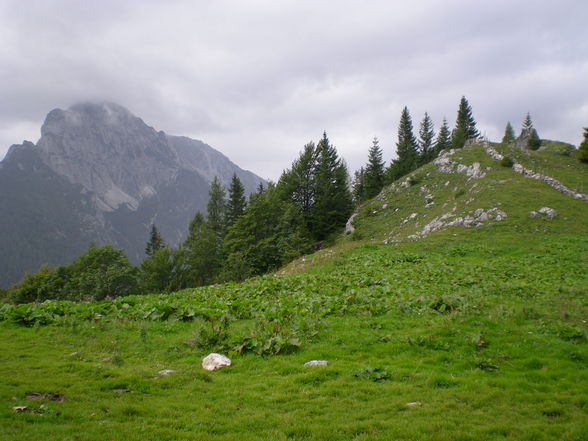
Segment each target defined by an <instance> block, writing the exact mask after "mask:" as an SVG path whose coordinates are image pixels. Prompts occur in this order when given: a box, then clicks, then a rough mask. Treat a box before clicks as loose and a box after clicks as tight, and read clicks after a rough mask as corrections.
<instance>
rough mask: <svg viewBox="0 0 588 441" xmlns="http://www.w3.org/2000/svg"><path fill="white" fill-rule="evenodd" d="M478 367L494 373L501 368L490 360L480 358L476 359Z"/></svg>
mask: <svg viewBox="0 0 588 441" xmlns="http://www.w3.org/2000/svg"><path fill="white" fill-rule="evenodd" d="M476 367H477V368H478V369H480V370H483V371H486V372H494V371H497V370H498V369H500V366H498V365H497V364H496V362H495V361H494V360H492V359H490V358H485V357H480V358H477V359H476Z"/></svg>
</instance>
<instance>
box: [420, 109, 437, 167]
mask: <svg viewBox="0 0 588 441" xmlns="http://www.w3.org/2000/svg"><path fill="white" fill-rule="evenodd" d="M433 138H435V130H434V128H433V120H432V119H431V117H430V116H429V114H428V113H427V112H425V116H424V117H423V120H422V121H421V125H420V127H419V150H420V158H419V165H422V164H426V163H428V162H430V161H431V160H432V159H433V157H434V154H435V152H434V147H435V146H434V141H433Z"/></svg>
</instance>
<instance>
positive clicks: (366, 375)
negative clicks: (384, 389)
mask: <svg viewBox="0 0 588 441" xmlns="http://www.w3.org/2000/svg"><path fill="white" fill-rule="evenodd" d="M351 375H353V376H354V377H355V378H363V379H365V380H370V381H373V382H375V383H384V382H386V381H390V380H391V379H392V372H390V371H388V370H387V369H384V368H372V367H371V366H368V367H366V368H364V369H360V370H359V371H356V372H352V373H351Z"/></svg>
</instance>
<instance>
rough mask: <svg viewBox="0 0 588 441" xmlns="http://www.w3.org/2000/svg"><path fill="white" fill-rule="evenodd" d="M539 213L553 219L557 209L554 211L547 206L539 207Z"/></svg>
mask: <svg viewBox="0 0 588 441" xmlns="http://www.w3.org/2000/svg"><path fill="white" fill-rule="evenodd" d="M539 213H541V214H544V215H545V216H547V217H548V218H549V219H553V218H554V217H555V216H557V211H555V210H554V209H553V208H549V207H543V208H540V209H539Z"/></svg>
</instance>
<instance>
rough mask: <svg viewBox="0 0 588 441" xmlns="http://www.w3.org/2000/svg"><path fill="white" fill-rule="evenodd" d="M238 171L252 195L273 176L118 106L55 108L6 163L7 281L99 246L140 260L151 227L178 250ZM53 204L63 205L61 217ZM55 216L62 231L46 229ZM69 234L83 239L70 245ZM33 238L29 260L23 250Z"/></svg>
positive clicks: (3, 281) (0, 173) (0, 269)
mask: <svg viewBox="0 0 588 441" xmlns="http://www.w3.org/2000/svg"><path fill="white" fill-rule="evenodd" d="M233 173H235V174H237V176H238V177H239V178H240V179H241V180H242V183H243V185H244V187H245V190H246V194H248V193H252V192H254V191H255V190H256V189H257V187H258V185H259V184H260V183H263V182H265V181H264V180H263V179H262V178H260V177H259V176H256V175H255V174H253V173H252V172H250V171H247V170H243V169H241V168H240V167H238V166H237V165H236V164H234V163H233V162H231V161H230V160H229V158H227V157H226V156H225V155H223V154H222V153H220V152H218V151H217V150H215V149H213V148H212V147H211V146H209V145H207V144H205V143H204V142H202V141H198V140H193V139H191V138H188V137H185V136H174V135H168V134H166V133H165V132H163V131H156V130H155V129H154V128H153V127H151V126H149V125H147V124H146V123H145V122H144V121H143V120H142V119H141V118H139V117H137V116H135V115H133V114H132V113H131V112H130V111H129V110H127V109H126V108H124V107H122V106H120V105H118V104H114V103H107V102H102V103H89V102H85V103H78V104H74V105H73V106H70V107H69V108H68V109H66V110H62V109H54V110H52V111H50V112H49V113H48V114H47V117H46V118H45V122H44V124H43V126H42V128H41V138H40V139H39V141H38V142H37V143H36V144H33V143H32V142H30V141H24V142H23V143H22V144H20V145H18V144H15V145H12V146H11V147H10V149H9V151H8V153H7V154H6V156H5V158H4V160H3V161H2V162H0V182H2V183H3V184H2V186H1V187H0V188H2V190H3V191H2V192H0V208H1V211H2V213H4V215H2V220H3V222H2V224H3V226H2V227H0V247H1V248H2V249H3V250H5V253H4V257H3V258H1V259H0V286H4V285H8V284H12V283H15V282H16V281H18V280H19V279H20V278H21V277H22V276H23V275H24V273H25V272H27V271H28V272H34V271H36V270H37V269H38V267H39V266H40V265H41V264H43V263H47V264H49V265H51V266H54V265H60V264H63V263H65V262H67V261H69V260H72V259H74V258H75V257H77V255H79V254H81V253H82V252H83V251H84V250H85V249H86V248H87V246H88V245H89V244H90V243H96V244H104V243H111V244H112V245H113V246H115V247H119V248H123V249H124V250H125V252H126V253H127V254H128V255H129V258H130V259H131V261H133V262H134V263H138V262H139V261H140V260H141V259H142V257H143V255H144V244H145V242H146V240H147V237H148V230H149V228H150V226H151V224H152V223H157V227H158V228H159V229H160V231H161V233H162V235H163V236H164V238H165V239H166V241H167V242H168V243H169V244H170V245H171V246H176V245H178V244H179V243H180V242H181V241H182V240H183V238H185V236H186V234H187V227H188V224H189V222H190V220H191V219H192V217H193V216H194V213H195V212H196V211H202V212H204V211H205V209H206V203H207V200H208V188H209V184H210V181H211V180H212V178H213V177H214V176H218V177H219V179H220V180H221V183H223V185H225V186H226V187H228V184H229V182H230V180H231V178H232V176H233ZM16 182H19V183H20V184H16ZM35 193H37V194H39V193H42V194H44V195H45V196H44V198H43V200H37V199H36V198H35V197H34V195H35ZM65 194H66V195H67V198H65V199H63V195H65ZM52 198H53V199H55V200H52ZM52 205H55V206H59V207H61V219H62V221H61V222H58V221H57V218H58V217H59V216H57V217H55V216H54V215H57V213H53V212H52ZM8 213H9V214H8ZM48 213H53V214H51V215H50V214H48ZM65 218H69V219H68V221H67V222H66V221H65ZM25 219H26V222H24V223H23V220H25ZM47 219H53V221H52V222H53V223H52V225H54V227H53V229H50V230H47V231H46V230H45V228H44V225H45V223H46V221H47ZM19 223H20V225H17V224H19ZM60 223H62V224H63V225H67V228H65V227H64V228H62V230H64V231H60V228H58V225H59V224H60ZM64 237H65V238H70V239H71V238H75V239H71V240H70V242H71V243H70V245H68V246H64V245H63V244H62V243H60V240H61V241H63V240H64V239H63V238H64ZM66 240H67V239H66ZM31 243H34V244H35V246H34V247H33V248H35V251H34V252H33V251H32V250H29V255H30V256H31V257H27V256H26V254H27V253H22V248H23V247H24V248H25V249H29V248H30V247H29V246H28V245H27V244H31ZM11 255H12V256H15V255H17V256H19V257H18V259H17V261H18V263H16V262H14V260H13V259H12V258H11V257H9V256H11Z"/></svg>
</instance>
